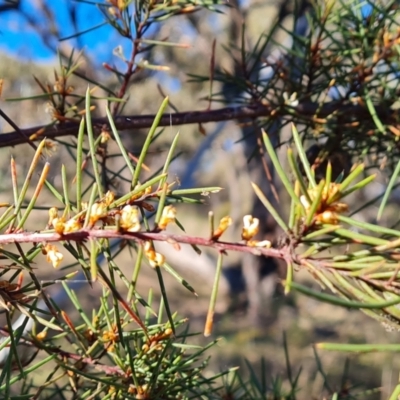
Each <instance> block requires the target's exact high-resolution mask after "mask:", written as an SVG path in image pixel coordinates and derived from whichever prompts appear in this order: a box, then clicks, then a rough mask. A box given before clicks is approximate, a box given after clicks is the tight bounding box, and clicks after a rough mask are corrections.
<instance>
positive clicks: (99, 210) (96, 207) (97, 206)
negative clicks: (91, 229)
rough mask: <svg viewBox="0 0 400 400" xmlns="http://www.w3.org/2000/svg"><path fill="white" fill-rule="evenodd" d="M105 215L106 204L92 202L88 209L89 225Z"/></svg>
mask: <svg viewBox="0 0 400 400" xmlns="http://www.w3.org/2000/svg"><path fill="white" fill-rule="evenodd" d="M105 217H107V206H106V205H105V204H104V203H94V204H93V205H92V207H91V209H90V225H94V224H95V223H96V222H97V221H98V220H100V219H102V218H105Z"/></svg>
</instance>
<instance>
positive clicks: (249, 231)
mask: <svg viewBox="0 0 400 400" xmlns="http://www.w3.org/2000/svg"><path fill="white" fill-rule="evenodd" d="M259 224H260V220H259V219H258V218H254V217H253V216H252V215H245V216H244V217H243V229H242V239H243V240H250V239H252V238H253V237H254V236H255V235H257V233H258V226H259Z"/></svg>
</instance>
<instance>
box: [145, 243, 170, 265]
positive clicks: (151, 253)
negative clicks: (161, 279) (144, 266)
mask: <svg viewBox="0 0 400 400" xmlns="http://www.w3.org/2000/svg"><path fill="white" fill-rule="evenodd" d="M144 254H145V255H146V257H147V259H148V260H149V264H150V265H151V266H152V267H153V268H156V267H161V266H162V265H163V264H164V263H165V257H164V256H163V255H162V254H160V253H157V252H156V251H155V250H154V246H153V243H151V242H145V244H144Z"/></svg>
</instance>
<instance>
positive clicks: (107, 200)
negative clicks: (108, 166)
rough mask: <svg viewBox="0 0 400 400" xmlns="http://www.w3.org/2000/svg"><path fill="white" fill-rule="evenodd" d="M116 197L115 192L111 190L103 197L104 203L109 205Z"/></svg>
mask: <svg viewBox="0 0 400 400" xmlns="http://www.w3.org/2000/svg"><path fill="white" fill-rule="evenodd" d="M114 199H115V193H114V192H112V191H111V190H109V191H108V192H107V193H106V194H105V196H104V198H103V199H102V202H103V203H104V204H106V205H107V207H108V206H109V205H110V204H111V203H112V202H113V201H114Z"/></svg>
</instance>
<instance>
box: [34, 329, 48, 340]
mask: <svg viewBox="0 0 400 400" xmlns="http://www.w3.org/2000/svg"><path fill="white" fill-rule="evenodd" d="M46 336H47V331H42V332H39V333H38V334H37V335H36V339H37V340H39V342H42V341H43V340H44V339H46Z"/></svg>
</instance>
